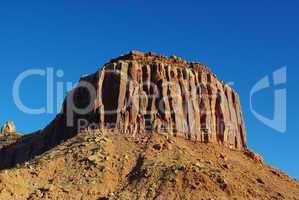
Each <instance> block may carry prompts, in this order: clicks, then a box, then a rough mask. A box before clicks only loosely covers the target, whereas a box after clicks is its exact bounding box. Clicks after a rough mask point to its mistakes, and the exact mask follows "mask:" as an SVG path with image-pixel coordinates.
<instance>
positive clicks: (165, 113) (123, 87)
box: [0, 51, 247, 168]
mask: <svg viewBox="0 0 299 200" xmlns="http://www.w3.org/2000/svg"><path fill="white" fill-rule="evenodd" d="M80 83H82V84H80ZM86 83H88V85H90V86H92V88H94V93H92V92H90V91H88V90H87V89H86V88H87V87H86ZM68 102H71V103H68ZM86 107H88V108H89V109H88V111H89V112H85V113H83V114H82V113H81V114H80V113H77V112H75V111H76V109H83V108H86ZM110 111H116V112H110ZM82 119H84V120H86V121H87V122H88V123H87V124H88V125H92V126H94V125H97V127H96V128H100V129H113V130H119V132H121V133H123V134H126V135H129V136H130V135H131V136H136V135H138V134H140V133H144V132H153V131H154V132H157V133H165V132H166V133H168V134H169V135H174V136H177V137H184V138H186V139H188V140H192V141H198V142H204V143H215V144H219V145H221V146H225V147H229V148H232V149H237V150H243V151H247V145H246V130H245V124H244V119H243V115H242V110H241V105H240V98H239V95H238V94H237V93H236V92H235V91H234V90H233V89H232V88H231V87H230V86H229V85H227V84H225V83H224V82H223V81H220V80H218V79H217V77H216V75H215V74H213V73H212V72H211V71H210V69H208V68H207V67H206V66H205V65H203V64H200V63H197V62H187V61H185V60H183V59H182V58H179V57H177V56H170V57H166V56H161V55H158V54H155V53H152V52H149V53H142V52H138V51H131V52H130V53H128V54H126V55H123V56H120V57H118V58H115V59H112V60H111V61H110V62H109V63H107V64H105V65H104V66H103V67H102V68H100V69H99V70H98V71H96V72H95V73H94V74H91V75H87V76H84V77H81V79H80V81H79V86H78V87H77V88H75V89H73V90H72V91H71V92H70V93H69V94H68V95H67V97H66V99H65V101H64V104H63V109H62V111H61V113H59V114H58V115H57V116H56V118H55V119H54V120H53V121H52V122H51V123H50V124H49V125H48V126H47V127H46V128H44V129H43V130H41V131H38V132H36V133H33V134H30V135H27V136H25V137H24V138H23V139H22V141H21V142H19V143H22V144H26V145H19V143H18V142H17V143H15V144H14V145H11V146H9V147H8V148H3V149H2V150H1V151H0V161H1V162H0V167H2V168H5V167H8V166H11V165H14V164H16V163H20V162H22V161H25V160H28V159H29V158H32V157H34V155H39V154H41V153H43V152H45V151H47V150H48V149H50V148H52V147H54V146H55V145H57V144H59V143H61V142H62V141H65V140H67V139H69V138H71V137H73V136H75V135H77V134H78V133H80V132H81V131H84V130H80V127H79V125H78V124H80V121H82ZM86 121H85V122H84V123H85V124H86ZM69 122H71V125H72V126H69V125H70V124H69ZM85 128H86V129H87V127H85ZM89 128H92V127H89ZM81 129H82V127H81ZM12 158H13V160H11V159H12Z"/></svg>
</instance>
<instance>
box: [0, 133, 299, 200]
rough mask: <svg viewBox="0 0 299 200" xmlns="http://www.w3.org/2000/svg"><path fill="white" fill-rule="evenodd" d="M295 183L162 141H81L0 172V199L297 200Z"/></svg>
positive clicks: (176, 140)
mask: <svg viewBox="0 0 299 200" xmlns="http://www.w3.org/2000/svg"><path fill="white" fill-rule="evenodd" d="M298 196H299V183H298V182H297V181H295V180H293V179H291V178H290V177H288V176H287V175H286V174H284V173H282V172H281V171H279V170H277V169H274V168H272V167H269V166H267V165H266V164H263V163H260V162H256V161H254V160H252V159H251V158H249V157H247V156H246V155H245V154H244V153H243V152H242V151H237V150H231V149H228V148H223V147H220V146H219V145H215V144H202V143H194V142H191V141H189V140H185V139H183V138H180V137H173V136H170V137H167V136H166V133H165V134H152V135H148V134H146V135H143V134H141V135H139V136H138V138H130V137H127V136H124V135H123V134H122V133H117V132H102V131H99V130H94V131H89V132H86V133H82V134H80V135H78V136H75V137H74V138H72V139H70V140H68V141H66V142H64V143H62V144H60V145H58V146H56V147H55V148H53V149H51V150H50V151H48V152H46V153H44V154H42V155H41V156H38V157H36V158H35V159H33V160H31V161H29V162H26V163H24V164H22V165H18V166H16V167H14V168H12V169H7V170H3V171H1V172H0V199H5V200H10V199H11V200H12V199H14V200H24V199H28V200H29V199H30V200H34V199H36V200H39V199H78V200H79V199H83V200H85V199H86V200H93V199H94V200H108V199H109V200H119V199H122V200H143V199H144V200H154V199H155V200H157V199H161V200H165V199H167V200H176V199H177V200H201V199H202V200H211V199H214V200H226V199H227V200H232V199H238V200H242V199H244V200H257V199H265V200H268V199H269V200H273V199H277V200H280V199H287V200H298V199H299V197H298Z"/></svg>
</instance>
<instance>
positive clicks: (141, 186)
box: [0, 51, 299, 200]
mask: <svg viewBox="0 0 299 200" xmlns="http://www.w3.org/2000/svg"><path fill="white" fill-rule="evenodd" d="M84 86H90V87H91V88H93V89H94V91H93V92H91V93H90V92H89V91H88V90H87V89H86V87H84ZM86 107H87V108H88V109H86V110H84V108H86ZM82 110H84V111H85V112H81V111H82ZM78 111H80V112H78ZM109 111H116V112H109ZM69 125H73V126H69ZM3 128H4V129H3V132H5V134H1V135H0V199H1V200H2V199H5V200H10V199H13V200H19V199H20V200H23V199H27V200H39V199H88V200H91V199H92V200H131V199H136V200H151V199H152V200H182V199H184V200H212V199H215V200H232V199H234V200H237V199H238V200H239V199H240V200H259V199H265V200H273V199H277V200H280V199H291V200H298V199H299V198H298V197H299V182H298V181H297V180H295V179H292V178H291V177H289V176H288V175H286V174H285V173H283V172H281V171H279V170H277V169H274V168H272V167H270V166H268V165H267V164H265V163H264V162H263V160H262V158H261V157H260V156H259V155H258V154H256V153H254V152H253V151H250V150H249V149H248V148H247V143H246V131H245V124H244V119H243V116H242V110H241V106H240V98H239V96H238V94H237V93H236V92H235V91H234V90H233V89H232V88H231V87H230V86H229V85H227V84H225V83H224V82H223V81H219V80H218V79H217V78H216V76H215V75H214V74H213V73H212V72H211V71H210V70H209V69H208V68H207V67H206V66H204V65H203V64H200V63H195V62H187V61H184V60H183V59H181V58H179V57H176V56H171V57H165V56H161V55H157V54H154V53H141V52H137V51H132V52H130V53H129V54H126V55H124V56H121V57H118V58H115V59H112V60H111V61H110V62H109V63H107V64H105V65H104V66H103V67H102V68H101V69H99V70H98V71H96V72H95V73H94V74H91V75H88V76H84V77H82V78H81V79H80V81H79V84H78V86H77V87H76V88H74V89H73V90H72V91H71V92H70V93H69V94H68V95H67V97H66V98H65V101H64V103H63V109H62V110H61V112H60V113H59V114H58V115H57V116H56V118H55V119H54V120H53V121H52V122H51V123H50V124H49V125H48V126H47V127H45V128H44V129H42V130H40V131H37V132H35V133H32V134H27V135H23V136H22V135H19V134H16V133H9V132H14V131H15V129H14V126H11V125H7V124H6V125H5V126H4V127H3Z"/></svg>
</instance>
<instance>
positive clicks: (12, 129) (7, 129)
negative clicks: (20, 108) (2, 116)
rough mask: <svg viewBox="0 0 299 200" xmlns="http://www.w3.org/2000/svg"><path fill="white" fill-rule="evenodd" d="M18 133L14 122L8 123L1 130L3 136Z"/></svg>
mask: <svg viewBox="0 0 299 200" xmlns="http://www.w3.org/2000/svg"><path fill="white" fill-rule="evenodd" d="M16 132H17V129H16V126H15V124H14V123H13V122H12V121H8V122H6V123H5V124H4V125H3V126H2V128H1V134H11V133H16Z"/></svg>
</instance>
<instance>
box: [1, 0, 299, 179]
mask: <svg viewBox="0 0 299 200" xmlns="http://www.w3.org/2000/svg"><path fill="white" fill-rule="evenodd" d="M108 2H109V3H108ZM298 7H299V3H298V2H296V1H280V3H278V1H277V2H275V1H270V0H269V1H264V0H258V1H257V0H255V1H199V0H194V1H190V0H184V1H180V2H179V1H174V0H172V1H168V0H164V1H155V0H152V1H145V0H127V1H123V0H121V1H113V0H111V1H99V0H94V1H92V0H86V1H79V0H72V1H70V0H69V1H63V0H59V1H55V0H51V1H48V2H47V1H30V0H28V1H13V0H12V1H9V2H2V3H1V5H0V72H1V73H0V74H1V84H0V91H1V94H2V95H1V100H0V124H3V123H4V122H5V121H6V120H8V119H11V120H13V121H15V123H16V125H17V127H18V130H19V131H21V132H25V133H28V132H31V131H34V130H37V129H39V128H42V127H44V126H45V125H46V124H47V123H48V122H50V121H51V119H53V117H54V116H55V114H43V115H38V116H32V115H27V114H24V113H22V112H21V111H19V110H18V109H17V107H16V106H15V104H14V102H13V98H12V86H13V82H14V80H15V78H16V77H17V76H18V74H20V73H21V72H23V71H24V70H27V69H29V68H41V69H45V68H47V67H54V68H55V69H56V70H58V69H62V70H63V71H64V73H65V75H64V76H63V77H62V78H56V79H55V81H61V82H62V81H63V82H66V81H73V82H74V81H76V80H78V79H79V77H80V76H81V75H83V74H87V73H90V72H94V71H95V70H96V69H97V68H99V67H100V66H101V65H102V64H104V63H105V62H107V61H108V60H109V59H110V58H112V57H115V56H118V55H120V54H122V53H125V52H127V51H129V50H131V49H139V50H142V51H155V52H159V53H162V54H165V55H171V54H177V55H179V56H181V57H184V58H186V59H188V60H198V61H201V62H203V63H205V64H206V65H208V66H210V67H211V68H212V70H213V71H214V72H215V73H216V74H217V76H218V77H219V78H220V79H223V80H225V81H233V82H234V87H235V89H236V90H237V91H238V92H239V93H240V96H241V100H242V107H243V110H244V115H245V120H246V126H247V132H248V142H249V146H250V147H251V148H252V149H254V150H256V151H257V152H259V153H260V154H262V155H263V156H264V158H265V159H266V161H267V163H269V164H271V165H274V166H275V167H278V168H280V169H282V170H283V171H285V172H287V173H289V174H290V175H291V176H293V177H297V178H299V158H298V155H299V147H298V146H299V145H298V144H299V135H298V133H299V132H298V129H299V125H298V124H299V121H298V117H299V114H298V103H297V102H298V99H299V95H298V91H299V90H298V85H299V84H298V73H299V61H298V59H299V49H298V48H299V39H298V38H299V26H298V22H299V12H298ZM283 65H286V66H287V67H288V73H287V85H286V86H287V89H288V96H287V107H288V110H287V111H288V112H287V132H286V133H284V134H282V133H279V132H277V131H274V130H272V129H271V128H269V127H267V126H265V125H264V124H263V123H261V122H260V121H259V120H257V119H256V118H255V117H254V115H253V114H252V113H251V112H250V109H249V92H250V89H251V88H252V86H253V85H254V84H255V83H256V82H257V81H258V80H260V79H261V78H262V77H263V76H265V75H268V74H271V73H272V72H273V71H274V70H276V69H278V68H279V67H281V66H283ZM45 91H46V89H45V80H44V79H43V78H42V77H33V78H31V79H28V80H27V81H26V82H25V83H24V84H23V85H22V93H21V97H22V99H23V101H24V102H25V103H26V104H27V105H30V106H32V107H39V106H41V105H44V104H45V101H46V98H45ZM254 107H255V109H256V110H258V111H259V112H260V113H263V114H264V115H266V116H269V117H271V116H272V114H273V111H272V110H273V88H269V89H267V90H265V91H264V92H263V93H260V94H259V95H256V96H255V98H254Z"/></svg>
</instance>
